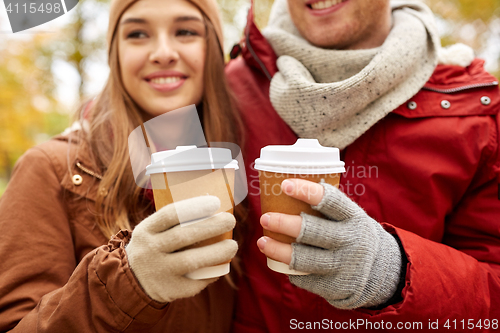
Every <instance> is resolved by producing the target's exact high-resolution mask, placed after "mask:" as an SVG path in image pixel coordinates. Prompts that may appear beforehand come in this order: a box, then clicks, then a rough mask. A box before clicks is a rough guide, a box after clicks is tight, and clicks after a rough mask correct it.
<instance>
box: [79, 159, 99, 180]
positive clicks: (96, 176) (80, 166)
mask: <svg viewBox="0 0 500 333" xmlns="http://www.w3.org/2000/svg"><path fill="white" fill-rule="evenodd" d="M76 166H77V167H78V169H80V170H82V171H83V172H85V173H86V174H89V175H91V176H92V177H95V178H97V179H99V180H102V176H101V175H98V174H97V173H95V172H93V171H92V170H89V169H87V168H86V167H84V166H83V165H82V164H81V163H80V162H79V161H76Z"/></svg>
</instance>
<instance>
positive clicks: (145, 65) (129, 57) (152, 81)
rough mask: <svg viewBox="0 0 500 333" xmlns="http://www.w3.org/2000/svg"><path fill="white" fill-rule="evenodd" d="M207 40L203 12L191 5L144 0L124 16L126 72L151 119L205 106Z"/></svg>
mask: <svg viewBox="0 0 500 333" xmlns="http://www.w3.org/2000/svg"><path fill="white" fill-rule="evenodd" d="M205 35H206V30H205V21H204V18H203V16H202V14H201V12H200V11H199V10H198V8H197V7H196V6H194V5H193V4H192V3H190V2H189V1H187V0H169V1H163V0H141V1H137V2H136V3H134V4H133V5H132V6H131V7H130V8H129V9H127V10H126V11H125V12H124V14H123V15H122V17H121V19H120V23H119V26H118V30H117V40H118V57H119V63H120V73H121V77H122V80H123V84H124V86H125V90H126V91H127V93H128V94H129V95H130V96H131V97H132V99H133V100H134V101H135V102H136V103H137V105H139V107H140V108H141V109H142V110H143V111H144V112H145V115H144V116H145V118H148V119H149V118H153V117H156V116H159V115H161V114H164V113H165V112H168V111H172V110H175V109H178V108H180V107H183V106H186V105H190V104H198V103H200V102H201V99H202V96H203V91H204V89H203V72H204V66H205V56H206V39H205Z"/></svg>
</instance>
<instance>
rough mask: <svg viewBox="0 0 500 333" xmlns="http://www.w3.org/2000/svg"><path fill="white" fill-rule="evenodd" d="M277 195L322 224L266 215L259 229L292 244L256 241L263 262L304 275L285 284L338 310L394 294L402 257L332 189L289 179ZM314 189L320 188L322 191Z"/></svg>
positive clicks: (362, 213) (355, 207) (308, 219)
mask: <svg viewBox="0 0 500 333" xmlns="http://www.w3.org/2000/svg"><path fill="white" fill-rule="evenodd" d="M281 186H282V190H283V191H284V192H285V193H286V194H288V195H290V196H292V197H294V198H297V199H299V200H302V201H305V202H307V203H309V204H311V205H312V208H314V209H316V210H318V211H319V212H321V213H322V214H323V215H324V216H325V218H321V217H316V216H312V215H308V214H305V213H302V214H301V216H294V215H286V214H278V213H267V214H264V215H263V216H262V217H261V224H262V226H263V227H264V228H265V229H267V230H271V231H274V232H277V233H281V234H285V235H289V236H291V237H294V238H296V240H297V241H296V243H293V244H292V245H288V244H283V243H280V242H277V241H275V240H272V239H270V238H268V237H262V238H260V239H259V240H258V242H257V244H258V246H259V248H260V249H261V251H262V252H263V253H264V254H266V256H268V257H270V258H272V259H275V260H278V261H281V262H284V263H287V264H289V267H290V269H294V270H297V271H302V272H309V273H311V274H309V275H290V276H289V278H290V282H291V283H293V284H295V285H296V286H298V287H301V288H303V289H306V290H308V291H310V292H312V293H315V294H317V295H319V296H321V297H323V298H324V299H326V300H327V301H328V302H329V303H330V304H332V305H333V306H335V307H337V308H340V309H355V308H359V307H371V306H377V305H380V304H384V303H385V302H387V301H388V300H389V299H390V298H391V297H392V296H393V295H394V293H395V292H396V290H397V287H398V283H399V279H400V272H401V265H402V255H401V250H400V249H399V245H398V244H397V241H396V239H395V238H394V236H392V235H391V234H389V233H388V232H387V231H385V230H384V229H383V228H382V226H381V225H380V224H379V223H378V222H377V221H375V220H374V219H372V218H371V217H370V216H368V214H366V212H365V211H364V210H363V209H362V208H361V207H359V206H358V205H357V204H356V203H354V202H353V201H351V200H350V199H349V198H348V197H347V196H346V195H345V194H344V193H342V192H341V191H340V190H339V189H337V188H336V187H334V186H331V185H329V184H326V183H321V184H315V183H311V182H308V181H305V180H302V179H289V180H285V181H283V183H282V184H281ZM319 187H322V188H323V191H321V190H320V188H319ZM266 215H267V216H266Z"/></svg>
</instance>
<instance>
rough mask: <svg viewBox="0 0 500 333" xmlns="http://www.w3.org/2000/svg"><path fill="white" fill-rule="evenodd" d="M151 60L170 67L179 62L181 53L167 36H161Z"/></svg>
mask: <svg viewBox="0 0 500 333" xmlns="http://www.w3.org/2000/svg"><path fill="white" fill-rule="evenodd" d="M149 59H150V61H151V62H154V63H157V64H159V65H168V64H170V63H174V62H176V61H177V60H179V53H178V52H177V50H176V48H175V46H174V44H173V43H172V42H171V41H170V40H169V39H168V37H167V36H159V37H158V38H157V39H156V41H155V43H154V46H153V50H152V51H151V54H150V57H149Z"/></svg>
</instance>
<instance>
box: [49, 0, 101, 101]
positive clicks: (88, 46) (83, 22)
mask: <svg viewBox="0 0 500 333" xmlns="http://www.w3.org/2000/svg"><path fill="white" fill-rule="evenodd" d="M108 7H109V0H86V1H84V2H83V1H81V2H80V3H79V5H78V6H76V7H75V9H74V11H75V13H74V14H73V15H74V16H73V22H72V23H70V24H68V25H66V26H65V27H64V29H63V31H62V39H61V41H62V44H63V45H59V46H63V47H62V49H63V50H64V52H63V53H61V54H60V58H61V59H62V60H64V61H67V62H68V63H70V64H71V65H72V66H74V67H75V69H76V70H77V72H78V75H79V77H80V87H79V91H78V92H79V97H80V100H83V99H84V98H85V97H87V96H85V95H86V94H85V91H86V84H87V83H88V81H89V77H90V76H91V75H92V73H89V72H88V70H87V68H88V67H87V66H86V65H87V63H88V62H89V61H91V59H92V58H93V57H94V56H95V54H96V53H98V52H100V51H102V50H104V49H105V48H106V39H105V35H104V33H103V32H104V31H105V30H104V29H102V30H101V31H99V29H95V24H96V13H103V12H105V13H107V11H108ZM59 50H61V48H59Z"/></svg>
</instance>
